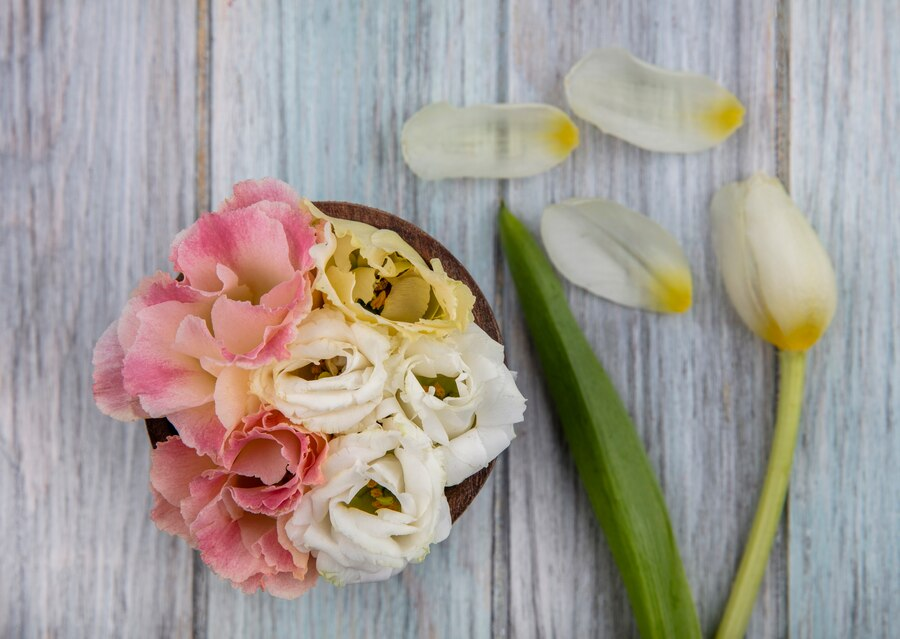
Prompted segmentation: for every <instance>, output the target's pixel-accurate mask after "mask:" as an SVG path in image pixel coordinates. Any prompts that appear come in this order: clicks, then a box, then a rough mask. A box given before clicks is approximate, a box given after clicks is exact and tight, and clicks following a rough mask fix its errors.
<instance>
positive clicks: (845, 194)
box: [789, 0, 900, 639]
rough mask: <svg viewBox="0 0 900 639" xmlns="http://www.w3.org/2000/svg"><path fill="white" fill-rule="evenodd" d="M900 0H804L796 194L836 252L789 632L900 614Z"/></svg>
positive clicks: (794, 498)
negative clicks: (834, 299)
mask: <svg viewBox="0 0 900 639" xmlns="http://www.w3.org/2000/svg"><path fill="white" fill-rule="evenodd" d="M898 30H900V5H898V3H897V2H894V1H891V0H886V1H884V2H879V1H877V0H873V1H866V2H858V3H856V2H854V3H850V2H827V1H822V2H819V1H815V0H802V1H800V2H796V3H795V4H794V6H793V7H792V8H791V50H792V55H791V155H790V157H791V191H792V193H793V195H794V198H795V199H796V200H797V202H798V204H799V205H800V207H801V208H803V209H804V210H805V211H806V212H807V214H808V215H809V217H810V219H811V221H812V224H813V226H814V227H815V228H816V230H817V231H818V232H819V235H820V236H821V237H822V241H823V242H824V243H825V246H826V248H827V249H828V252H829V253H830V254H831V256H832V258H833V260H834V266H835V270H836V272H837V277H838V295H839V303H838V310H837V314H836V316H835V318H834V323H833V324H832V326H831V329H830V330H829V332H828V333H827V334H826V336H825V338H824V339H823V340H822V343H820V344H819V345H817V346H816V347H815V349H814V350H813V351H812V356H811V365H810V374H809V378H808V382H807V392H806V401H805V404H804V409H805V411H806V412H805V417H804V418H803V422H802V428H801V435H800V437H801V438H800V442H799V446H798V449H797V454H796V460H795V467H794V475H793V481H792V483H791V493H790V514H789V519H790V537H789V547H790V551H791V552H790V564H789V569H790V571H789V572H790V593H789V597H790V602H791V610H790V634H791V636H792V637H797V638H798V639H811V638H814V637H815V638H818V637H896V636H897V633H898V630H897V618H898V616H900V543H898V542H900V347H898V344H900V342H898V336H897V333H898V329H900V295H898V293H900V216H898V211H900V151H898V146H897V142H896V137H897V133H898V132H900V71H898V69H900V39H898V37H897V35H898Z"/></svg>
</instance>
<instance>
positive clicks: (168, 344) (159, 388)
mask: <svg viewBox="0 0 900 639" xmlns="http://www.w3.org/2000/svg"><path fill="white" fill-rule="evenodd" d="M205 311H206V305H205V304H203V303H194V304H186V303H183V302H163V303H161V304H156V305H155V306H150V307H147V308H145V309H143V310H142V311H140V312H139V313H138V314H137V317H138V319H139V320H140V328H139V329H138V332H137V335H136V337H135V340H134V344H133V345H132V347H131V349H130V350H129V351H128V352H127V354H126V355H125V360H124V367H123V378H124V385H125V389H126V390H127V391H128V392H129V393H131V394H133V395H136V396H137V397H139V398H140V400H141V406H142V407H143V408H144V410H146V411H147V413H149V414H150V415H151V416H153V417H163V416H165V415H169V414H171V413H174V412H177V411H180V410H184V409H187V408H193V407H196V406H201V405H203V404H205V403H207V402H210V401H212V399H213V391H214V389H215V377H213V376H212V375H210V374H209V373H207V372H206V371H205V370H203V368H202V367H201V366H200V362H199V361H198V360H197V359H196V358H194V357H191V356H189V355H185V354H183V353H180V352H178V351H177V350H174V347H173V345H174V344H175V342H176V337H177V334H178V330H179V328H180V326H181V323H182V322H183V321H184V320H185V319H186V318H187V317H189V316H191V315H197V316H201V317H202V316H203V314H205Z"/></svg>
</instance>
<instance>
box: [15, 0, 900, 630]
mask: <svg viewBox="0 0 900 639" xmlns="http://www.w3.org/2000/svg"><path fill="white" fill-rule="evenodd" d="M898 32H900V3H898V2H897V1H896V0H881V1H879V0H865V1H859V2H854V1H851V0H846V1H844V2H842V1H840V0H796V1H793V2H792V1H789V0H753V1H749V0H734V1H733V2H720V1H719V0H687V1H684V2H655V1H653V0H639V1H630V2H618V1H613V0H608V1H605V2H592V1H589V0H584V1H581V0H567V1H562V0H559V1H552V2H551V1H550V0H501V1H499V2H497V1H487V0H452V1H437V0H435V1H434V2H421V3H416V2H400V1H396V2H393V1H384V2H353V1H350V0H342V1H328V0H321V1H315V2H314V1H307V2H291V1H288V0H284V1H283V2H250V1H249V0H230V1H225V0H199V1H198V2H193V1H181V2H176V1H175V0H171V1H167V2H145V1H142V0H108V1H101V0H98V1H88V0H66V1H65V2H63V1H62V0H60V1H58V2H53V1H50V0H46V1H40V0H2V1H0V223H2V232H0V268H2V271H0V272H2V280H0V281H2V284H3V287H4V290H5V291H6V294H5V298H4V300H5V301H4V303H3V304H0V357H2V359H0V362H2V366H0V539H2V542H0V544H2V545H0V548H2V550H0V636H4V637H18V636H22V637H45V636H49V637H53V636H59V637H107V636H135V637H154V636H160V637H187V636H197V637H215V638H218V637H228V636H242V637H255V636H260V637H263V636H266V637H272V636H300V637H332V636H334V637H391V638H393V637H469V636H471V637H488V636H495V637H507V636H509V637H564V638H570V637H593V636H596V637H627V636H632V635H634V634H635V626H634V623H633V621H632V620H631V618H630V612H629V609H628V604H627V601H626V598H625V594H624V591H623V588H622V585H621V582H620V580H619V578H618V575H617V573H616V570H615V567H614V565H613V564H612V561H611V558H610V555H609V553H608V551H607V549H606V547H605V545H604V541H603V537H602V534H601V532H600V530H599V527H598V525H597V524H596V522H595V521H594V519H593V517H592V514H591V511H590V508H589V505H588V501H587V499H586V498H585V495H584V493H583V491H582V489H581V486H580V484H579V481H578V478H577V476H576V474H575V472H574V469H573V467H572V463H571V459H570V457H569V455H568V453H567V451H566V448H565V446H564V444H563V442H562V439H561V436H560V433H559V429H558V428H557V425H556V424H555V423H554V420H553V414H552V412H551V410H550V408H549V407H548V404H547V398H546V393H545V391H544V389H543V387H542V385H541V380H540V376H539V374H538V371H537V368H536V363H535V360H534V356H533V351H532V348H531V346H530V344H529V340H528V337H527V335H526V334H525V331H524V327H523V323H522V318H521V315H520V312H519V310H518V306H517V301H516V295H515V293H514V291H513V288H512V283H511V282H510V280H509V276H508V273H506V272H505V271H504V267H503V256H502V254H501V252H500V249H499V246H498V242H497V234H496V224H495V212H496V209H497V205H498V202H499V200H500V198H501V197H502V198H505V199H506V200H507V201H508V203H509V204H510V206H511V208H512V209H513V210H514V211H516V212H517V213H518V214H519V215H521V216H522V217H523V218H525V219H526V220H527V221H528V223H529V224H530V225H531V227H532V228H536V224H537V220H538V218H539V215H540V212H541V210H542V208H543V207H544V206H545V205H546V204H548V203H550V202H553V201H556V200H560V199H563V198H566V197H571V196H595V195H596V196H604V197H611V198H614V199H616V200H619V201H621V202H622V203H624V204H625V205H627V206H629V207H632V208H635V209H638V210H641V211H643V212H645V213H647V214H648V215H650V216H651V217H653V218H654V219H656V220H658V221H660V222H661V223H662V224H663V225H664V226H666V227H667V228H668V229H670V230H671V231H672V232H673V233H674V235H675V236H676V237H678V238H679V239H680V240H681V242H682V243H683V244H684V246H685V249H686V251H687V254H688V256H689V258H690V261H691V264H692V266H693V269H694V276H695V296H696V297H695V300H696V302H695V306H694V308H693V310H692V311H691V312H690V313H689V314H687V315H684V316H679V317H660V316H656V315H652V314H646V313H641V312H638V311H634V310H627V309H623V308H619V307H617V306H614V305H612V304H609V303H605V302H603V301H601V300H598V299H596V298H593V297H591V296H590V295H588V294H586V293H584V292H583V291H581V290H577V289H572V290H570V301H571V304H572V306H573V308H574V310H575V313H576V315H577V317H578V318H579V320H580V322H581V324H582V326H583V328H584V330H585V331H586V332H587V334H588V336H589V339H590V341H591V343H592V344H593V346H594V348H595V350H596V352H597V354H598V355H599V357H600V358H601V360H602V361H603V362H604V363H605V365H606V366H607V368H608V370H609V371H610V373H611V376H612V378H613V379H614V381H615V382H616V384H617V386H618V388H619V389H620V391H621V393H622V395H623V398H624V400H625V402H626V404H627V406H628V407H629V409H630V410H631V412H632V414H633V416H634V418H635V421H636V422H637V424H638V425H639V428H640V429H641V433H642V435H643V438H644V442H645V443H646V446H647V449H648V451H649V455H650V458H651V460H652V462H653V465H654V467H655V469H656V470H657V472H658V474H659V477H660V480H661V482H662V485H663V488H664V491H665V495H666V498H667V500H668V503H669V506H670V509H671V513H672V517H673V522H674V526H675V532H676V534H677V538H678V541H679V545H680V548H681V551H682V554H683V556H684V560H685V563H686V568H687V573H688V576H689V579H690V582H691V584H692V587H693V591H694V595H695V598H696V601H697V605H698V607H699V612H700V617H701V620H702V624H703V628H704V630H705V631H706V632H707V633H710V632H712V631H713V629H714V628H715V625H716V622H717V620H718V618H719V616H720V614H721V611H722V609H723V606H724V602H725V598H726V596H727V590H728V586H729V583H730V580H731V578H732V576H733V574H734V572H735V568H736V564H737V561H738V558H739V555H740V551H741V548H742V544H743V542H744V539H745V536H746V534H747V531H748V529H749V525H750V520H751V517H752V513H753V508H754V505H755V501H756V497H757V492H758V490H759V487H760V484H761V478H762V476H763V470H764V462H765V459H766V457H767V447H768V445H769V442H770V436H771V431H772V420H773V407H774V400H775V396H774V395H775V383H776V367H775V364H776V361H775V356H774V353H773V350H772V349H771V348H770V347H767V346H766V345H764V344H762V343H760V342H759V341H758V340H756V339H755V338H754V337H752V336H751V335H750V333H749V332H748V331H747V330H745V329H744V327H743V326H742V325H741V324H740V322H739V321H738V319H737V316H736V315H735V313H734V312H733V311H732V310H731V309H730V307H729V306H728V304H727V302H726V299H725V294H724V289H723V287H722V284H721V281H720V279H719V277H718V275H717V272H716V266H715V261H714V257H713V253H712V250H711V246H710V239H709V224H708V204H709V201H710V198H711V196H712V194H713V192H714V190H715V189H716V188H718V187H719V186H721V185H722V184H723V183H725V182H726V181H730V180H734V179H738V178H743V177H746V176H748V175H749V174H750V173H752V172H754V171H757V170H764V171H767V172H770V173H775V174H777V175H778V176H779V177H781V179H782V180H784V181H785V183H786V184H788V185H789V188H790V190H791V191H792V193H793V195H794V197H795V198H796V200H797V201H798V202H799V204H800V206H801V207H802V208H803V209H804V210H805V211H807V212H808V214H809V216H810V218H811V220H812V223H813V225H814V226H815V227H816V228H817V230H818V231H819V233H820V235H821V238H822V240H823V242H824V243H825V245H826V247H827V249H828V250H829V252H830V254H831V255H832V257H833V258H834V263H835V267H836V270H837V273H838V280H839V287H840V303H839V308H838V312H837V316H836V317H835V320H834V324H833V326H832V328H831V330H830V332H829V333H828V334H827V335H826V337H825V339H824V340H823V342H822V343H821V344H819V345H818V346H817V347H816V348H815V350H814V351H813V353H812V358H811V368H810V375H809V379H808V390H807V393H806V401H805V414H804V419H803V426H802V434H801V439H800V442H799V447H798V450H797V455H796V463H795V468H794V475H793V480H792V484H791V490H790V495H789V503H788V507H787V516H786V517H785V520H784V522H783V526H782V529H781V532H780V534H779V537H778V540H777V542H776V544H775V547H774V551H773V554H772V559H771V562H770V565H769V569H768V572H767V574H766V578H765V582H764V584H763V587H762V590H761V594H760V598H759V601H758V603H757V607H756V610H755V613H754V616H753V620H752V623H751V626H750V632H749V635H750V636H752V637H784V636H791V637H804V638H806V637H809V638H816V639H818V638H828V637H837V638H843V637H896V636H897V635H898V631H897V630H896V622H895V618H897V617H898V616H900V431H898V421H900V356H898V343H900V338H898V337H897V335H896V331H897V330H898V329H900V302H898V286H900V257H898V254H900V190H898V184H900V154H898V149H900V144H898V141H897V137H898V133H900V121H898V120H900V118H898V110H900V71H898V68H900V35H898ZM604 45H621V46H625V47H627V48H629V49H630V50H632V51H633V52H634V53H635V54H636V55H638V56H640V57H642V58H645V59H647V60H649V61H652V62H655V63H657V64H660V65H663V66H668V67H675V68H685V69H691V70H694V71H697V72H702V73H706V74H709V75H711V76H712V77H714V78H716V79H718V80H719V81H721V82H722V83H724V84H725V85H726V86H728V87H730V88H731V89H732V90H733V91H734V92H735V93H736V94H737V95H738V96H739V97H740V98H741V100H742V101H743V102H744V104H745V105H746V106H747V114H748V116H747V120H746V124H745V126H744V127H743V128H742V129H741V130H740V131H739V132H738V133H737V134H736V135H735V136H734V137H733V138H732V139H730V140H729V141H728V142H727V143H725V144H723V145H722V146H720V147H719V148H717V149H715V150H713V151H710V152H707V153H701V154H696V155H690V156H674V155H659V154H652V153H647V152H645V151H641V150H639V149H636V148H634V147H630V146H628V145H627V144H625V143H623V142H621V141H618V140H615V139H613V138H610V137H607V136H604V135H602V134H601V133H600V132H599V131H598V130H596V129H594V128H592V127H591V126H589V125H587V124H586V123H584V122H579V124H580V125H581V129H582V144H581V147H580V148H579V149H578V150H577V151H576V152H575V153H574V154H573V155H572V157H571V158H570V159H569V161H567V162H566V163H565V164H564V165H562V166H561V167H559V168H557V169H555V170H553V171H551V172H549V173H547V174H545V175H542V176H539V177H535V178H531V179H523V180H515V181H472V180H464V181H459V180H457V181H448V182H438V183H432V182H423V181H420V180H418V179H417V178H416V177H415V176H414V175H413V174H412V173H410V171H409V170H408V169H407V168H406V167H405V165H404V163H403V160H402V157H401V154H400V148H399V143H398V138H399V133H400V128H401V126H402V124H403V122H404V120H405V119H406V118H407V117H408V116H410V115H411V114H412V113H413V112H415V111H416V110H417V109H419V108H420V107H422V106H423V105H425V104H427V103H429V102H431V101H434V100H444V99H446V100H450V101H452V102H454V103H457V104H474V103H480V102H506V101H510V102H521V101H543V102H550V103H553V104H557V105H560V106H562V107H563V108H565V101H564V96H563V90H562V78H563V76H564V74H565V72H566V71H567V70H568V69H569V68H570V66H571V65H572V64H573V63H574V62H575V61H576V60H577V59H579V58H580V57H581V56H582V55H583V54H584V53H586V52H587V51H588V50H589V49H591V48H593V47H596V46H604ZM266 175H273V176H277V177H280V178H282V179H285V180H287V181H289V182H290V183H291V184H293V185H294V186H295V187H296V188H297V189H298V190H299V191H300V192H301V193H302V194H304V195H306V196H308V197H310V198H312V199H340V200H351V201H356V202H362V203H366V204H370V205H374V206H376V207H380V208H383V209H387V210H389V211H393V212H396V213H398V214H399V215H402V216H403V217H405V218H407V219H409V220H412V221H413V222H415V223H417V224H419V225H421V226H422V227H423V228H425V229H426V230H427V231H428V232H430V233H432V234H433V235H435V236H436V237H437V238H438V239H440V240H441V241H442V242H444V243H445V244H446V245H447V246H448V247H449V248H450V249H451V250H452V251H454V252H455V253H456V255H457V256H459V257H460V258H461V260H462V261H463V263H465V264H466V265H467V266H468V267H469V268H470V269H471V271H472V273H473V274H474V275H475V277H476V279H477V280H478V282H479V284H480V285H481V286H482V288H483V289H484V290H485V292H486V293H487V294H488V296H489V297H490V299H491V300H493V305H494V308H495V309H496V311H497V313H498V316H499V317H500V318H501V320H502V326H503V330H504V333H505V337H506V341H507V345H508V352H509V360H510V362H511V365H512V366H513V367H514V368H515V369H517V370H518V371H519V375H520V376H519V380H520V382H521V387H522V390H523V392H524V393H525V395H526V396H527V397H528V398H529V410H528V413H527V420H526V423H525V424H524V426H522V427H521V429H520V433H521V436H520V438H519V439H517V440H516V441H515V442H514V443H513V445H512V447H511V449H510V450H509V451H508V453H507V454H505V455H504V456H503V457H502V458H501V460H500V462H499V464H498V466H497V469H496V470H495V472H494V473H493V476H492V477H491V479H490V480H489V482H488V484H487V486H486V488H485V490H484V491H483V492H482V494H481V495H480V496H479V498H478V499H477V500H476V502H475V503H474V504H473V506H472V507H471V508H470V509H469V511H468V512H467V513H466V514H465V515H464V516H463V518H462V519H461V520H460V521H459V523H458V524H457V525H456V526H455V528H454V531H453V534H452V535H451V537H450V539H449V540H448V541H447V542H446V543H444V544H441V545H440V546H439V547H437V548H435V549H434V550H433V552H432V553H431V556H430V557H429V558H428V560H427V561H426V562H425V563H423V564H421V565H417V566H413V567H411V568H410V569H409V570H407V571H406V572H404V573H403V574H402V575H401V576H399V577H397V578H395V579H393V580H391V581H388V582H386V583H382V584H377V585H365V586H357V587H348V588H345V589H342V590H338V589H334V588H332V587H331V586H329V585H328V584H327V583H323V584H322V585H321V586H320V587H318V588H317V589H316V590H315V591H314V592H313V593H311V594H309V595H308V596H306V597H305V598H303V599H301V600H299V601H296V602H284V601H280V600H277V599H273V598H269V597H267V596H265V595H255V596H245V595H242V594H240V593H239V592H237V591H235V590H232V588H231V587H230V586H229V585H228V584H227V583H224V582H223V581H221V580H220V579H218V578H217V577H215V576H213V575H211V574H210V573H209V572H208V571H207V570H206V569H205V568H204V566H203V564H202V563H201V562H200V561H199V559H198V558H197V557H196V556H195V555H194V554H193V553H192V552H191V551H190V550H189V549H188V548H187V546H186V545H185V544H184V543H183V542H181V541H179V540H176V539H173V538H171V537H169V536H167V535H164V534H162V533H159V532H158V531H157V530H156V529H155V528H154V526H153V524H152V523H151V522H150V520H149V516H148V513H149V509H150V502H151V500H150V495H149V493H148V490H147V483H148V465H149V461H148V453H147V451H148V444H147V438H146V435H145V433H144V432H143V430H142V428H141V426H140V425H139V424H134V425H124V424H120V423H116V422H113V421H111V420H109V419H106V418H104V417H103V416H101V415H100V414H99V413H98V412H97V410H96V409H95V408H94V406H93V402H92V399H91V392H90V386H91V381H90V377H91V366H90V357H91V349H92V347H93V343H94V341H95V340H96V339H97V337H98V336H99V335H100V333H101V331H102V330H103V328H104V327H105V326H106V325H107V324H108V323H109V322H110V321H111V320H112V319H113V318H114V317H116V315H117V314H118V312H119V310H120V308H121V306H122V304H123V303H124V301H125V299H126V296H127V294H128V292H129V291H130V289H131V288H132V287H133V286H134V284H135V283H136V282H137V280H138V279H139V278H140V277H141V276H143V275H145V274H148V273H150V272H151V271H153V270H154V269H156V268H160V267H162V268H165V267H166V262H165V259H166V255H167V252H168V251H167V248H168V245H169V242H170V241H171V239H172V237H173V236H174V234H175V233H176V231H177V230H179V229H180V228H182V227H184V226H186V225H187V224H189V223H190V222H191V220H192V219H194V217H195V216H196V215H197V214H199V213H200V212H202V211H205V210H208V209H210V208H211V207H213V206H215V205H216V204H217V203H218V202H219V201H220V200H221V199H222V198H224V197H225V196H227V195H228V194H229V190H230V185H231V184H232V183H233V182H234V181H236V180H239V179H244V178H248V177H260V176H266Z"/></svg>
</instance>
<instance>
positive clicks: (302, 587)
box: [263, 570, 319, 599]
mask: <svg viewBox="0 0 900 639" xmlns="http://www.w3.org/2000/svg"><path fill="white" fill-rule="evenodd" d="M318 578H319V574H318V573H317V572H316V571H315V570H310V571H308V572H307V573H306V575H305V577H303V578H302V579H297V578H296V577H294V576H293V575H292V574H290V573H287V572H280V573H278V574H275V575H270V576H268V577H265V578H264V586H263V587H264V588H265V590H266V592H268V593H269V594H270V595H272V596H273V597H280V598H281V599H296V598H297V597H299V596H301V595H302V594H303V593H305V592H306V591H307V590H309V589H310V588H312V587H313V586H315V585H316V579H318Z"/></svg>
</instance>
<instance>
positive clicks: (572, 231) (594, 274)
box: [541, 198, 691, 313]
mask: <svg viewBox="0 0 900 639" xmlns="http://www.w3.org/2000/svg"><path fill="white" fill-rule="evenodd" d="M541 237H542V238H543V240H544V246H545V248H546V249H547V254H548V255H549V256H550V261H552V262H553V264H554V265H555V266H556V268H557V269H559V271H560V272H561V273H562V274H563V275H564V276H565V277H566V279H568V280H569V281H571V282H572V283H573V284H576V285H577V286H581V287H583V288H586V289H587V290H589V291H590V292H591V293H594V294H595V295H599V296H600V297H604V298H606V299H609V300H612V301H613V302H617V303H619V304H623V305H625V306H635V307H638V308H645V309H648V310H652V311H659V312H664V313H682V312H684V311H686V310H687V309H688V308H690V306H691V268H690V265H689V264H688V261H687V259H686V258H685V256H684V252H683V251H682V250H681V246H680V245H679V244H678V242H677V240H675V238H673V237H672V236H671V235H670V234H669V233H668V232H667V231H666V230H665V229H664V228H662V227H661V226H660V225H659V224H657V223H656V222H654V221H653V220H651V219H650V218H648V217H647V216H645V215H642V214H640V213H638V212H636V211H632V210H630V209H627V208H625V207H624V206H622V205H620V204H617V203H616V202H612V201H610V200H604V199H600V198H595V199H571V200H565V201H563V202H560V203H559V204H553V205H551V206H548V207H547V208H546V209H544V214H543V216H542V217H541Z"/></svg>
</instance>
